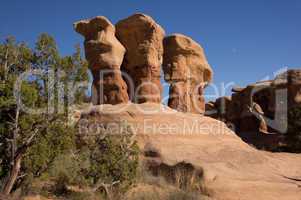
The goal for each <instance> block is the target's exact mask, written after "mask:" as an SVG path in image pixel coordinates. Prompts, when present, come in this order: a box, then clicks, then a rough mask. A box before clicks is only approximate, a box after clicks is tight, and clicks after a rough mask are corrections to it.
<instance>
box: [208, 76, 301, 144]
mask: <svg viewBox="0 0 301 200" xmlns="http://www.w3.org/2000/svg"><path fill="white" fill-rule="evenodd" d="M232 92H233V93H232V96H231V98H229V97H221V98H218V99H216V101H215V102H209V103H207V105H206V115H207V116H210V117H213V118H215V119H219V120H221V121H223V122H226V123H227V124H228V126H229V127H231V128H232V129H233V130H235V132H236V133H237V134H238V135H239V136H240V137H241V138H242V139H243V140H244V141H246V142H248V143H251V144H252V145H254V146H256V147H257V148H264V149H267V150H277V149H278V148H279V147H280V146H281V145H283V144H282V143H283V140H284V137H283V133H286V131H287V114H288V110H290V109H291V108H293V107H295V106H300V105H301V70H288V71H287V72H284V73H282V74H280V75H278V76H276V77H275V79H274V80H268V81H261V82H257V83H254V84H250V85H248V86H246V87H245V88H240V87H235V88H233V89H232Z"/></svg>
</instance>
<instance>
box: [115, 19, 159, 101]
mask: <svg viewBox="0 0 301 200" xmlns="http://www.w3.org/2000/svg"><path fill="white" fill-rule="evenodd" d="M164 35H165V32H164V30H163V29H162V28H161V26H160V25H158V24H157V23H156V22H155V21H154V20H153V19H152V18H151V17H149V16H147V15H144V14H134V15H132V16H130V17H128V18H126V19H124V20H121V21H119V22H118V23H117V24H116V36H117V38H118V39H119V40H120V42H121V43H122V44H123V45H124V47H125V48H126V50H127V52H126V55H125V58H124V61H123V63H122V70H124V71H125V72H127V73H128V74H129V75H130V77H131V79H132V82H133V85H134V92H135V93H134V94H135V95H132V97H131V99H132V100H133V101H134V102H137V103H143V102H157V103H158V102H160V101H161V91H162V86H161V83H160V67H161V64H162V57H163V38H164Z"/></svg>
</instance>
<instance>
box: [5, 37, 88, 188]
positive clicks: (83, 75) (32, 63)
mask: <svg viewBox="0 0 301 200" xmlns="http://www.w3.org/2000/svg"><path fill="white" fill-rule="evenodd" d="M66 60H69V61H70V62H66ZM36 69H38V70H43V72H44V73H43V74H42V75H34V74H32V73H31V72H32V70H36ZM50 70H52V71H53V72H54V74H55V77H54V78H55V79H54V80H53V81H54V83H53V84H54V89H53V91H48V85H49V80H48V74H49V72H50ZM64 71H65V73H63V72H64ZM24 72H29V76H28V77H27V78H26V79H25V80H23V81H22V83H21V91H20V94H18V93H16V92H15V91H17V90H16V88H15V85H16V81H17V80H18V78H19V77H20V75H21V74H22V73H24ZM60 73H61V74H60ZM71 74H72V76H71ZM87 79H88V74H87V63H86V61H85V60H84V59H82V57H81V51H80V48H79V47H77V48H76V53H75V54H74V55H72V56H65V57H61V56H60V54H59V52H58V49H57V45H56V43H55V40H54V39H53V38H52V37H51V36H49V35H48V34H41V35H40V36H39V38H38V39H37V42H36V45H35V47H34V48H33V49H31V48H29V47H28V46H27V45H26V44H25V43H22V42H17V41H16V40H15V39H14V38H13V37H8V38H7V39H6V40H5V41H3V42H2V43H0V164H1V165H0V182H1V181H3V180H4V178H5V177H6V176H7V175H9V174H8V173H9V170H10V169H11V160H12V159H13V155H14V153H16V151H14V148H13V146H16V148H15V149H16V150H18V149H19V148H20V147H22V146H23V145H24V144H25V143H26V141H27V140H28V139H29V138H30V137H31V136H32V135H33V134H34V133H35V135H34V139H33V143H32V144H31V145H30V146H29V148H28V149H27V150H26V153H25V154H24V156H23V160H22V163H21V165H22V166H21V172H20V174H19V175H26V176H24V177H28V179H29V177H38V176H41V175H42V174H43V173H45V172H46V171H47V169H48V168H49V166H50V165H51V163H52V162H53V161H54V160H55V158H56V157H57V156H58V155H61V154H64V153H66V152H67V151H70V149H72V148H73V147H74V140H75V138H74V130H73V129H72V128H71V127H68V126H67V114H68V113H67V112H68V106H70V105H71V104H72V103H81V102H82V101H83V99H84V92H83V91H84V90H85V89H86V88H82V89H81V90H80V91H79V90H78V91H77V93H80V95H78V96H77V97H79V98H78V99H77V101H68V102H67V103H66V104H64V105H63V106H65V108H64V113H58V112H46V113H45V112H44V113H41V114H36V113H29V112H26V111H25V110H23V109H21V110H19V109H20V106H18V104H17V103H16V102H17V101H16V98H15V97H16V96H15V94H17V96H20V98H21V102H22V104H23V105H24V106H26V107H27V108H31V109H32V110H38V109H39V108H43V109H44V110H45V111H50V110H48V106H47V105H48V103H49V97H50V95H51V94H52V95H53V94H54V96H55V97H54V98H55V100H54V110H55V111H58V110H57V109H56V108H57V107H58V106H62V105H60V104H61V103H60V102H59V101H58V98H59V95H58V91H59V90H61V88H60V87H61V85H62V84H60V85H59V84H58V83H59V82H60V83H63V87H64V91H65V90H66V91H67V90H68V89H69V88H72V86H74V85H77V84H78V83H79V82H81V81H86V80H87ZM63 95H64V96H63V98H64V100H69V99H70V98H69V97H68V93H67V92H65V93H64V94H63ZM17 111H20V112H17ZM17 113H19V114H17ZM16 127H17V128H16ZM13 141H15V142H13ZM13 144H16V145H13ZM24 181H25V180H23V181H22V180H21V179H20V180H18V183H20V182H24ZM25 182H26V181H25Z"/></svg>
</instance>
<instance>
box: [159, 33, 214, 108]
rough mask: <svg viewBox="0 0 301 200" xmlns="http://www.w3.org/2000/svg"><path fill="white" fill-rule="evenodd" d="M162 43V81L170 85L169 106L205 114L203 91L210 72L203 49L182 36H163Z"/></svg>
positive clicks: (209, 79)
mask: <svg viewBox="0 0 301 200" xmlns="http://www.w3.org/2000/svg"><path fill="white" fill-rule="evenodd" d="M163 44H164V58H163V71H164V78H165V80H166V81H167V82H169V83H170V91H169V95H170V98H169V101H168V105H169V106H170V107H171V108H173V109H176V110H179V111H183V112H192V113H204V110H205V101H204V97H203V91H204V88H205V86H206V84H207V83H209V82H211V80H212V74H213V73H212V69H211V67H210V65H209V64H208V62H207V59H206V57H205V54H204V50H203V48H202V47H201V46H200V45H199V44H198V43H196V42H195V41H193V40H192V39H191V38H189V37H187V36H184V35H181V34H174V35H171V36H168V37H166V38H165V39H164V42H163Z"/></svg>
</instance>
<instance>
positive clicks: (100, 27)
mask: <svg viewBox="0 0 301 200" xmlns="http://www.w3.org/2000/svg"><path fill="white" fill-rule="evenodd" d="M74 28H75V30H76V31H77V32H78V33H80V34H81V35H83V36H84V37H85V42H84V46H85V54H86V58H87V60H88V63H89V68H90V69H91V71H92V74H93V85H92V102H93V104H118V103H126V102H128V100H129V97H128V94H127V85H126V84H125V82H124V80H123V79H122V76H121V72H120V65H121V63H122V60H123V57H124V54H125V48H124V47H123V46H122V44H121V43H120V42H119V41H118V40H117V38H116V37H115V27H114V26H113V25H112V24H111V22H110V21H109V20H108V19H107V18H105V17H103V16H98V17H95V18H93V19H90V20H82V21H79V22H77V23H75V24H74Z"/></svg>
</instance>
